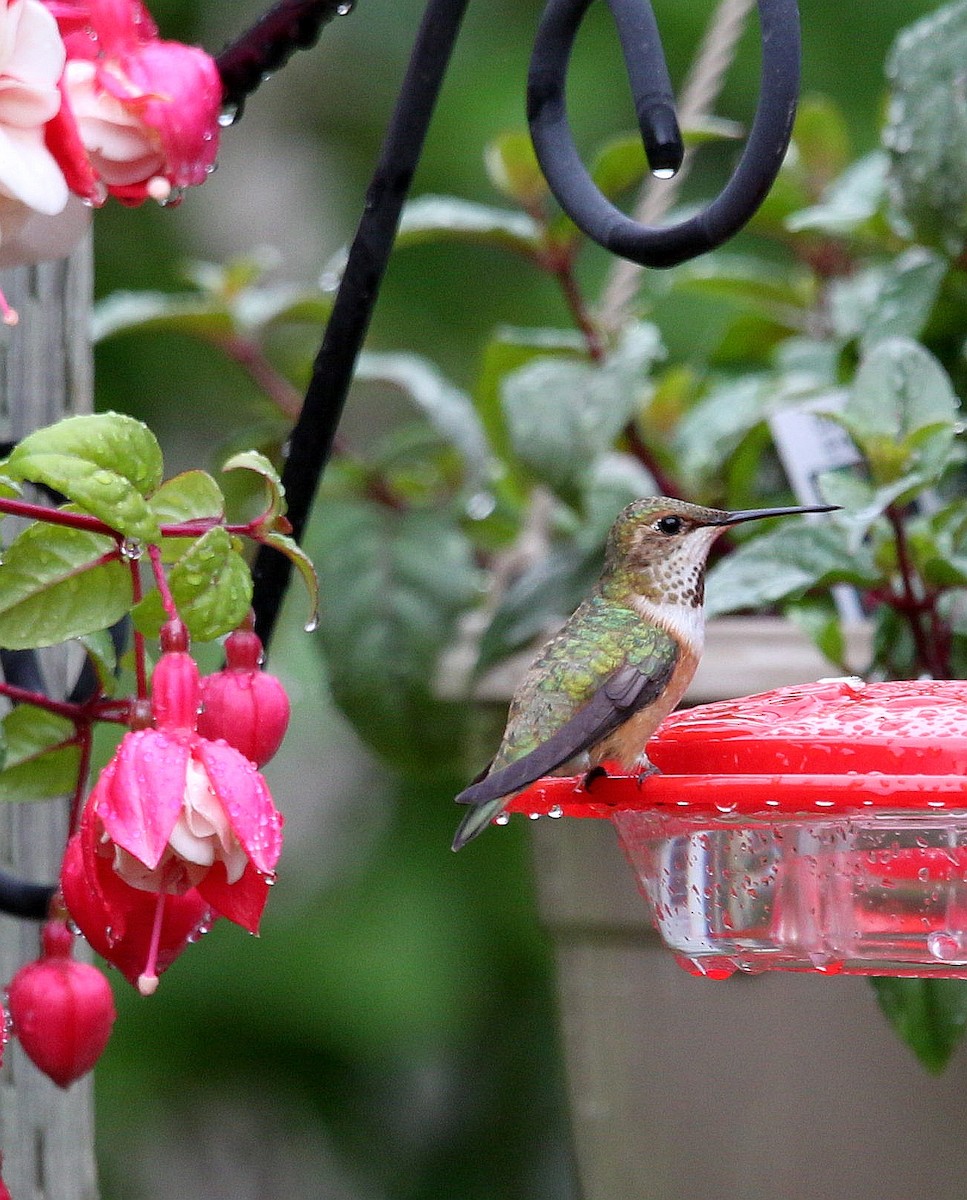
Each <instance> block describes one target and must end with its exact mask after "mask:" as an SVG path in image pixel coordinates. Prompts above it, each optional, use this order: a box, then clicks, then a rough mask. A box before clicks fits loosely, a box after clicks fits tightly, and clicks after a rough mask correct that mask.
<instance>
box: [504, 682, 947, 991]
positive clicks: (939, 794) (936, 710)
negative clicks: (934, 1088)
mask: <svg viewBox="0 0 967 1200" xmlns="http://www.w3.org/2000/svg"><path fill="white" fill-rule="evenodd" d="M647 752H648V757H649V759H650V760H651V762H652V763H653V764H654V766H655V767H657V769H658V771H657V773H655V774H650V775H647V776H643V777H641V778H638V777H634V776H628V775H622V776H614V775H607V776H599V777H598V778H594V777H593V776H589V777H588V778H587V780H585V778H584V777H583V776H582V777H577V778H552V777H548V778H545V779H542V780H539V781H538V782H537V783H535V784H533V785H532V786H531V787H530V788H528V789H527V790H526V791H525V792H522V793H521V794H520V795H519V796H517V797H516V798H515V800H514V801H513V802H512V803H511V805H510V806H509V811H516V812H524V813H528V814H530V815H532V816H533V815H541V814H549V815H551V816H575V817H598V818H608V819H610V820H611V821H612V822H613V823H614V825H615V828H616V829H617V831H618V837H619V840H620V842H621V845H622V847H623V849H624V852H625V854H626V856H627V858H628V860H629V862H630V863H631V866H632V868H633V869H634V871H635V874H636V876H637V880H638V885H639V888H640V890H641V892H642V894H643V895H644V897H645V899H646V901H647V902H648V904H649V906H650V908H651V911H652V916H653V919H654V922H655V924H656V926H657V928H658V931H659V932H660V934H661V936H662V938H663V939H664V941H665V942H666V943H667V945H668V946H669V947H670V948H671V949H672V950H673V951H674V952H675V954H676V956H677V957H678V961H679V962H680V964H681V965H682V966H683V967H685V968H686V970H688V971H690V972H692V973H694V974H697V975H704V976H707V977H709V978H715V979H722V978H726V977H728V976H729V975H732V974H733V973H734V972H735V971H737V970H741V971H746V972H750V973H759V972H762V971H770V970H782V971H818V972H824V973H826V974H838V973H842V974H853V975H910V976H944V977H948V978H967V682H961V681H953V680H926V681H924V680H919V681H898V682H884V683H864V682H863V681H862V680H859V679H833V680H823V681H820V682H818V683H809V684H803V685H800V686H795V687H784V688H778V689H776V690H775V691H770V692H763V693H761V694H760V695H756V696H746V697H742V698H741V699H738V700H728V701H720V702H717V703H714V704H705V705H701V706H699V707H697V708H693V709H687V710H683V711H681V712H678V713H675V714H673V715H672V716H670V717H668V718H666V720H665V721H664V722H663V723H662V725H661V726H660V727H659V728H658V730H657V732H656V733H655V735H654V736H653V738H652V739H651V741H650V742H649V743H648V747H647Z"/></svg>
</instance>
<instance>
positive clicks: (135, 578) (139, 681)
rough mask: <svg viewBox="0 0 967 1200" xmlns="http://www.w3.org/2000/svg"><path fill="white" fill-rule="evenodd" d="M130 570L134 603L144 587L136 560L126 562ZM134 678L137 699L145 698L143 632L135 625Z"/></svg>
mask: <svg viewBox="0 0 967 1200" xmlns="http://www.w3.org/2000/svg"><path fill="white" fill-rule="evenodd" d="M128 567H129V569H130V571H131V599H132V600H133V601H134V603H135V604H140V603H141V601H142V599H143V598H144V589H143V588H142V586H141V571H140V570H139V568H138V564H137V561H136V560H135V559H131V561H130V562H129V563H128ZM133 641H134V678H135V682H136V686H137V691H138V699H139V700H147V698H148V667H147V663H146V661H145V654H146V651H145V645H144V634H143V633H141V632H139V630H138V629H137V627H135V629H134V638H133Z"/></svg>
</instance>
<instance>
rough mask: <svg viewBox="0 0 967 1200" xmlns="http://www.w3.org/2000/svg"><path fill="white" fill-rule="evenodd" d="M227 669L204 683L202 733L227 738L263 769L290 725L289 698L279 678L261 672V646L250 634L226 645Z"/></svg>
mask: <svg viewBox="0 0 967 1200" xmlns="http://www.w3.org/2000/svg"><path fill="white" fill-rule="evenodd" d="M225 658H226V660H227V666H226V667H225V669H224V670H223V671H217V672H216V673H215V674H214V675H206V676H205V677H204V678H203V679H202V681H201V696H202V703H203V704H204V708H203V710H202V712H201V714H200V715H199V717H198V732H199V733H200V734H201V735H202V737H206V738H222V739H223V740H224V741H226V742H228V744H229V745H230V746H234V747H235V749H236V750H240V751H241V752H242V754H244V755H245V757H246V758H249V759H251V760H252V762H254V763H255V765H256V766H258V767H261V766H262V765H263V764H264V763H267V762H268V761H269V759H270V758H271V757H272V756H273V755H274V754H275V752H276V750H278V748H279V746H280V745H281V744H282V739H283V738H284V737H285V731H286V729H287V727H288V724H289V698H288V696H287V695H286V694H285V688H284V687H283V686H282V683H281V682H280V681H279V680H278V679H276V677H275V676H274V675H268V674H266V672H265V671H263V670H262V669H261V665H260V664H261V662H262V643H261V641H260V640H259V638H258V636H257V635H256V634H255V633H253V632H252V631H251V630H249V629H238V630H236V631H235V632H234V633H233V634H231V635H230V636H229V637H228V638H227V639H226V642H225Z"/></svg>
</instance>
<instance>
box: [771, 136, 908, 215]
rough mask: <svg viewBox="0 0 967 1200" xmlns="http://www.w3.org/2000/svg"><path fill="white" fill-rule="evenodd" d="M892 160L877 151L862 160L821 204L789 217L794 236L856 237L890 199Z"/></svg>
mask: <svg viewBox="0 0 967 1200" xmlns="http://www.w3.org/2000/svg"><path fill="white" fill-rule="evenodd" d="M888 168H889V159H888V157H887V156H886V155H885V154H884V153H882V151H879V150H876V151H873V152H872V153H871V154H867V155H866V156H865V157H863V158H860V159H858V160H857V161H856V162H855V163H853V165H852V166H851V167H849V168H847V170H845V171H844V172H843V174H842V175H841V176H840V177H839V178H838V179H835V180H834V181H833V182H832V183H831V184H830V185H829V187H828V188H827V189H826V191H825V192H824V193H823V198H822V200H821V201H820V203H819V204H815V205H812V206H811V207H810V208H804V209H801V210H800V211H799V212H796V213H792V214H791V215H790V216H789V217H787V218H786V228H787V229H788V230H790V232H792V233H804V232H810V231H811V232H815V233H825V234H830V235H832V236H847V235H849V234H854V233H856V232H857V231H858V230H860V229H862V228H863V227H864V226H866V225H868V224H869V223H870V222H871V221H872V220H873V218H874V217H875V216H876V215H877V213H878V212H879V210H880V207H881V205H882V204H883V201H884V198H885V196H886V177H887V170H888Z"/></svg>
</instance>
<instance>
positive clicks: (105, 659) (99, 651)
mask: <svg viewBox="0 0 967 1200" xmlns="http://www.w3.org/2000/svg"><path fill="white" fill-rule="evenodd" d="M77 640H78V641H79V642H80V643H81V645H82V646H83V647H84V650H85V651H86V653H87V657H88V659H90V662H91V666H92V667H93V668H94V674H95V675H96V676H97V682H98V685H99V687H100V689H101V691H102V692H103V694H104V695H105V696H110V695H112V694H113V693H114V690H115V687H116V686H117V674H116V673H117V668H118V656H117V649H116V648H115V645H114V639H113V638H112V637H111V635H110V633H109V632H108V631H107V630H106V629H100V630H95V631H94V632H93V633H85V634H84V636H83V637H80V638H78V639H77Z"/></svg>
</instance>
